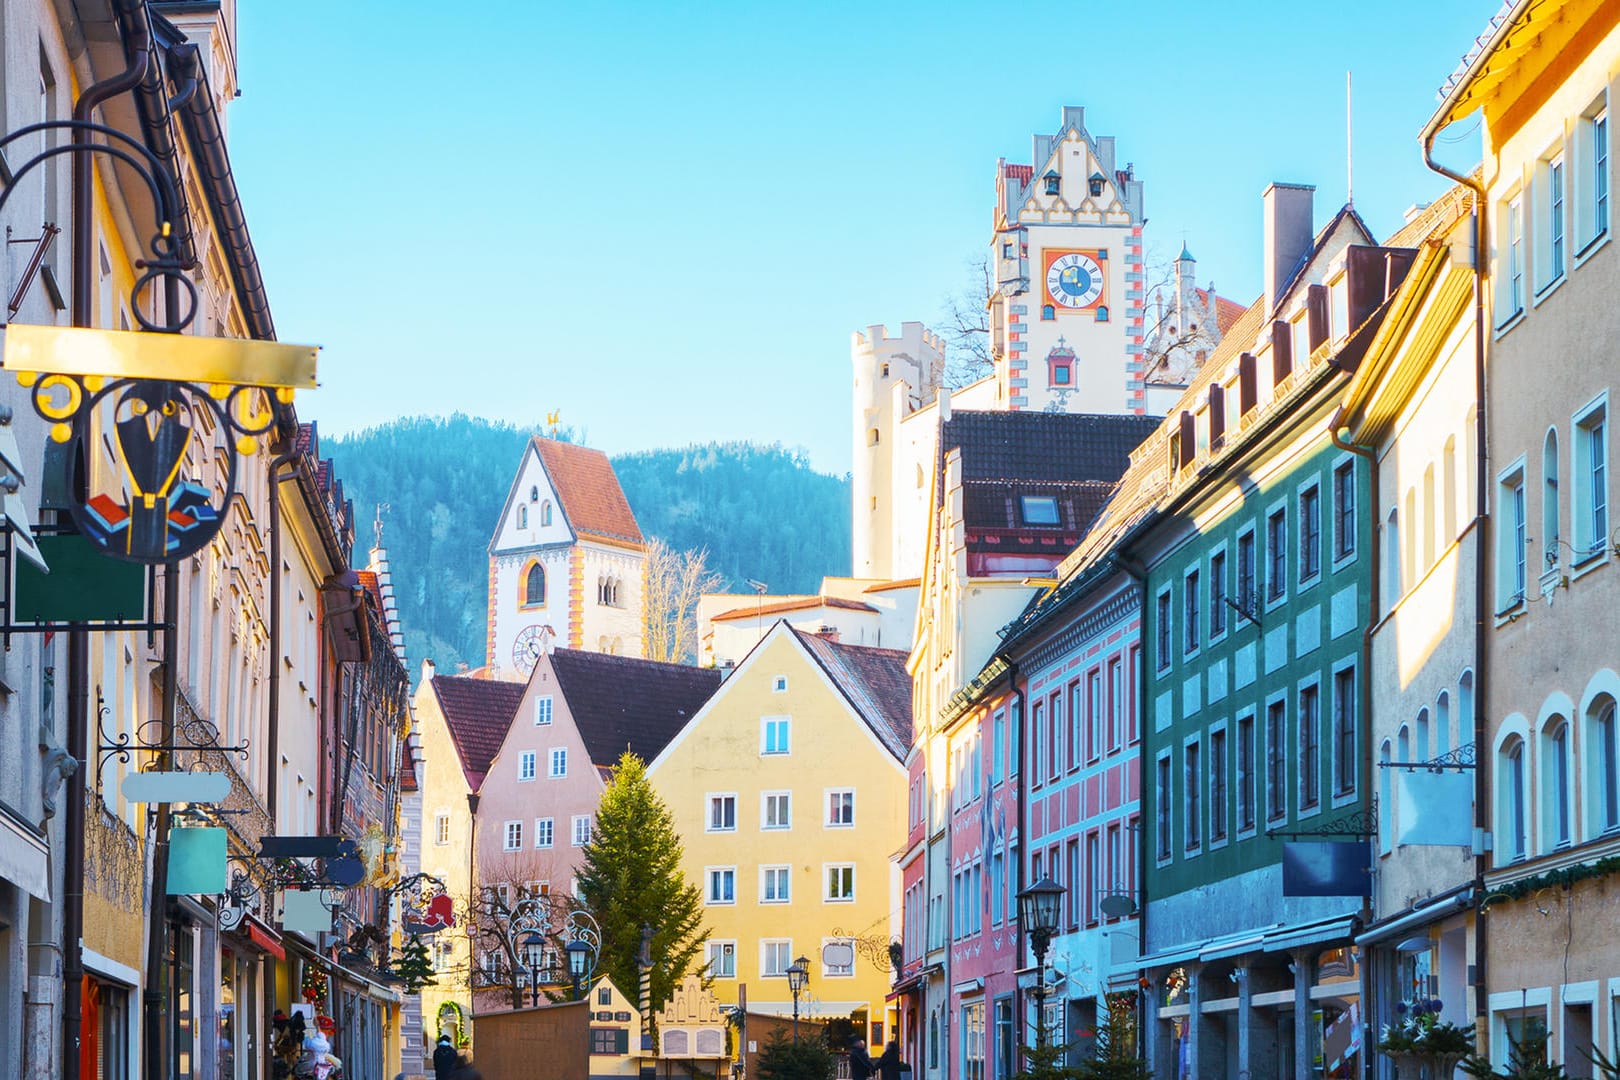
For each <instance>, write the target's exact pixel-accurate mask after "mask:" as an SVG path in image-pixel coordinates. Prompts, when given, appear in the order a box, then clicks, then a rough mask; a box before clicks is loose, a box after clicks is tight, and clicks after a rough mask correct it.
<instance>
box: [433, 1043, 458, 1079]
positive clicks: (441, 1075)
mask: <svg viewBox="0 0 1620 1080" xmlns="http://www.w3.org/2000/svg"><path fill="white" fill-rule="evenodd" d="M460 1064H461V1057H460V1055H459V1054H457V1053H456V1048H455V1046H454V1045H452V1044H451V1042H450V1036H449V1035H447V1034H446V1035H440V1036H439V1045H438V1046H436V1047H434V1048H433V1080H450V1077H451V1076H452V1075H453V1074H454V1073H455V1071H456V1069H457V1067H458V1066H460Z"/></svg>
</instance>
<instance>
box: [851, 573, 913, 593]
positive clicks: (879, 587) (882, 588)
mask: <svg viewBox="0 0 1620 1080" xmlns="http://www.w3.org/2000/svg"><path fill="white" fill-rule="evenodd" d="M921 584H922V578H914V577H908V578H901V579H900V580H899V581H880V582H878V583H877V584H876V585H868V586H867V587H866V588H865V589H863V590H861V591H862V592H869V593H871V592H887V591H888V590H890V589H915V588H916V587H917V586H919V585H921Z"/></svg>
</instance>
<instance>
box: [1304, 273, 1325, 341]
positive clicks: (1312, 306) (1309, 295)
mask: <svg viewBox="0 0 1620 1080" xmlns="http://www.w3.org/2000/svg"><path fill="white" fill-rule="evenodd" d="M1305 314H1306V318H1307V319H1308V320H1309V323H1310V342H1311V352H1315V351H1316V350H1317V349H1320V348H1321V347H1322V343H1323V342H1325V341H1327V339H1328V332H1329V331H1328V290H1327V286H1326V285H1312V286H1311V287H1310V288H1309V289H1307V290H1306V292H1305Z"/></svg>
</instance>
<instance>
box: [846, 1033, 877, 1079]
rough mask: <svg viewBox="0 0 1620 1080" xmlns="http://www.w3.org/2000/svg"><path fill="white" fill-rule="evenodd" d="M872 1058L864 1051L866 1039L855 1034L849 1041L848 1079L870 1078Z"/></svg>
mask: <svg viewBox="0 0 1620 1080" xmlns="http://www.w3.org/2000/svg"><path fill="white" fill-rule="evenodd" d="M871 1077H872V1058H871V1056H870V1055H868V1054H867V1052H866V1040H865V1039H863V1038H861V1037H860V1036H859V1035H857V1036H856V1037H855V1038H853V1039H851V1040H850V1043H849V1080H871Z"/></svg>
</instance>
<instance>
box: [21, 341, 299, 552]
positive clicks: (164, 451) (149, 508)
mask: <svg viewBox="0 0 1620 1080" xmlns="http://www.w3.org/2000/svg"><path fill="white" fill-rule="evenodd" d="M316 353H317V350H316V349H315V348H313V347H311V346H304V345H283V344H280V343H277V342H269V341H248V340H239V339H235V338H205V337H195V336H188V335H182V334H149V333H135V332H130V331H119V330H86V329H78V328H67V327H58V326H34V325H27V324H13V325H11V326H9V327H7V328H6V344H5V359H4V366H5V368H6V369H7V370H8V371H11V372H13V373H14V374H15V375H16V376H17V380H18V382H20V383H21V384H22V385H23V386H24V387H26V388H28V389H29V390H30V391H31V392H32V394H31V400H32V402H33V406H34V411H35V412H37V413H38V414H39V415H40V417H41V418H43V419H44V420H46V421H47V422H48V423H50V425H51V438H52V439H53V440H55V441H56V442H59V443H67V444H69V447H70V453H69V460H71V461H77V462H80V463H81V465H82V466H83V467H84V471H85V476H84V478H83V484H82V486H81V485H79V484H75V485H74V490H75V492H76V494H75V496H74V498H73V499H72V500H71V501H70V503H69V506H68V509H69V512H70V513H71V515H72V517H73V523H74V525H75V526H76V527H77V528H78V530H79V532H80V533H81V534H82V535H83V536H85V537H86V538H87V539H89V540H90V542H91V543H92V544H94V545H95V546H96V547H97V548H98V549H100V550H101V551H102V552H104V553H105V554H107V555H110V556H113V557H114V558H119V559H126V560H128V561H130V562H138V563H165V562H172V561H173V560H175V559H179V558H182V557H184V556H186V555H189V554H191V553H192V552H195V551H197V550H198V549H199V548H201V547H203V545H205V544H207V543H208V541H209V540H211V539H213V537H214V534H215V533H217V532H218V531H219V528H220V525H221V524H222V523H223V521H224V515H225V508H226V506H228V505H229V503H230V499H231V495H232V493H233V492H234V491H235V488H236V465H237V457H238V456H239V455H247V454H252V453H253V452H254V450H255V448H256V446H257V437H258V436H260V435H263V434H264V433H265V432H267V431H269V430H270V427H271V425H272V424H274V423H275V409H274V406H273V404H272V399H274V400H276V401H281V402H288V401H291V400H292V393H293V391H294V390H295V389H307V388H312V387H313V386H314V385H315V357H316ZM103 434H105V436H106V442H107V443H108V444H109V445H110V446H111V447H112V449H113V452H114V459H115V468H114V469H113V470H110V471H109V470H106V469H97V468H94V467H92V466H90V465H89V462H90V461H91V460H92V459H93V457H94V456H95V454H96V451H97V446H96V443H97V440H98V437H99V436H101V435H103ZM194 444H195V445H196V446H198V447H199V452H198V453H197V454H195V455H192V456H191V458H192V461H194V462H195V461H200V460H202V459H203V458H204V457H205V456H213V455H212V454H211V453H210V452H211V451H218V455H217V456H218V460H219V461H220V462H221V468H222V471H223V475H222V477H221V480H222V482H221V483H219V484H216V485H209V484H206V483H203V482H201V481H199V480H198V479H197V478H196V477H195V476H188V475H186V467H187V459H188V451H189V450H190V449H191V448H192V447H193V445H194Z"/></svg>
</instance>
